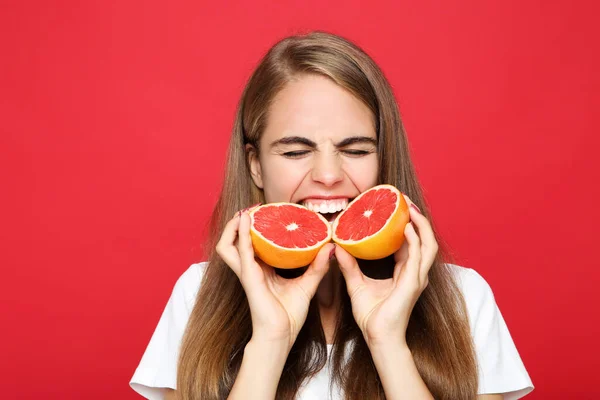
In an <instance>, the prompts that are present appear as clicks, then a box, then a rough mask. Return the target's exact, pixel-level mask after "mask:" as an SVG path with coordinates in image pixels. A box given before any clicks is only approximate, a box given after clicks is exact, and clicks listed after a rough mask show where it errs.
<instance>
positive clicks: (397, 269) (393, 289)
mask: <svg viewBox="0 0 600 400" xmlns="http://www.w3.org/2000/svg"><path fill="white" fill-rule="evenodd" d="M404 198H405V199H406V202H407V203H408V204H409V210H410V219H411V222H410V223H408V224H407V225H406V228H405V229H404V235H405V240H404V243H403V244H402V247H401V248H400V249H399V250H398V251H397V252H396V253H395V254H394V261H395V262H396V264H395V266H394V274H393V277H392V278H390V279H383V280H379V279H372V278H369V277H367V276H365V275H364V274H363V273H362V271H361V270H360V268H359V267H358V263H357V261H356V259H355V258H354V257H353V256H352V255H350V254H349V253H348V252H346V251H345V250H344V249H342V248H341V247H340V246H336V250H335V255H336V258H337V260H338V263H339V266H340V270H341V271H342V274H343V275H344V279H345V280H346V286H347V288H348V294H349V295H350V300H351V303H352V313H353V315H354V319H355V320H356V322H357V324H358V326H359V327H360V330H361V331H362V333H363V336H364V338H365V340H366V342H367V345H368V346H369V347H370V348H371V347H372V346H379V345H386V344H387V343H390V342H393V344H395V345H396V344H400V345H406V329H407V327H408V321H409V318H410V315H411V313H412V310H413V307H414V306H415V304H416V302H417V299H418V298H419V296H420V295H421V293H422V292H423V290H425V288H426V287H427V284H428V272H429V269H430V268H431V265H432V264H433V262H434V260H435V257H436V255H437V252H438V243H437V241H436V239H435V235H434V234H433V230H432V229H431V224H430V223H429V221H428V220H427V218H425V217H424V216H423V215H422V214H421V213H420V212H418V211H417V210H416V209H415V208H413V207H411V206H410V205H411V204H412V201H411V200H410V199H409V198H408V197H407V196H404ZM413 225H414V226H413ZM415 227H416V230H415ZM417 232H418V233H417Z"/></svg>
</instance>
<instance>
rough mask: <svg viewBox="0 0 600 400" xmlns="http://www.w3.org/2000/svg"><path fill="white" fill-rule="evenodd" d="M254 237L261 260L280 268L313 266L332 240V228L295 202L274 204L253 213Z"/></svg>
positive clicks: (256, 251) (325, 221)
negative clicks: (318, 254) (316, 258)
mask: <svg viewBox="0 0 600 400" xmlns="http://www.w3.org/2000/svg"><path fill="white" fill-rule="evenodd" d="M249 214H250V218H251V227H250V237H251V239H252V247H253V248H254V253H255V254H256V256H257V257H258V258H260V259H261V260H263V261H264V262H266V263H267V264H269V265H271V266H273V267H277V268H286V269H291V268H299V267H303V266H305V265H308V264H310V263H311V262H312V261H313V260H314V259H315V257H316V256H317V253H318V252H319V250H320V249H321V247H323V246H324V245H325V244H327V243H329V242H330V241H331V225H330V224H329V222H327V220H326V219H325V218H324V217H323V216H322V215H321V214H318V213H316V212H314V211H310V210H309V209H307V208H305V207H303V206H301V205H298V204H293V203H271V204H265V205H262V206H259V207H256V208H254V209H252V210H250V212H249Z"/></svg>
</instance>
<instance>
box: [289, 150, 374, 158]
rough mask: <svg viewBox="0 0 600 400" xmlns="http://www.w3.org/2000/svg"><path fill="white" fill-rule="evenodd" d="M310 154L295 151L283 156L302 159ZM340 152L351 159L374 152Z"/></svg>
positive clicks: (306, 151)
mask: <svg viewBox="0 0 600 400" xmlns="http://www.w3.org/2000/svg"><path fill="white" fill-rule="evenodd" d="M310 152H311V150H294V151H286V152H285V153H282V155H283V156H284V157H287V158H301V157H303V156H305V155H307V154H308V153H310ZM340 152H341V153H342V154H344V155H346V156H350V157H362V156H366V155H367V154H371V153H373V152H374V150H359V149H343V150H340Z"/></svg>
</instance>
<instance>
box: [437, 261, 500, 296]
mask: <svg viewBox="0 0 600 400" xmlns="http://www.w3.org/2000/svg"><path fill="white" fill-rule="evenodd" d="M446 266H447V267H448V268H449V270H450V271H451V272H452V274H453V276H454V278H455V281H456V284H457V285H458V288H459V289H460V291H461V292H462V295H463V297H464V298H465V302H466V303H467V307H469V306H473V305H476V304H481V303H484V302H490V301H492V302H495V299H494V293H493V291H492V288H491V287H490V285H489V283H488V282H487V281H486V280H485V279H484V278H483V276H481V274H479V273H478V272H477V271H475V270H474V269H472V268H466V267H463V266H460V265H456V264H449V263H447V264H446Z"/></svg>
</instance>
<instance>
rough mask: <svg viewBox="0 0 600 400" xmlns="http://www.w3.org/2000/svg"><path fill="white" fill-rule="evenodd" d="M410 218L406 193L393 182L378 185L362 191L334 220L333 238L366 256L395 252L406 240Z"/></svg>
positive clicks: (345, 246)
mask: <svg viewBox="0 0 600 400" xmlns="http://www.w3.org/2000/svg"><path fill="white" fill-rule="evenodd" d="M409 221H410V215H409V211H408V205H407V204H406V200H404V196H402V193H400V191H399V190H398V189H396V188H395V187H394V186H392V185H378V186H375V187H372V188H371V189H369V190H367V191H365V192H363V193H361V194H360V195H359V196H358V197H356V198H355V199H354V200H353V201H352V202H351V203H350V204H348V207H346V209H345V210H344V211H342V212H341V213H340V215H338V217H337V218H336V219H335V221H334V222H333V241H334V242H335V243H336V244H338V245H340V246H341V247H342V248H343V249H344V250H346V251H347V252H348V253H350V254H352V255H353V256H354V257H356V258H361V259H363V260H378V259H380V258H384V257H387V256H389V255H391V254H393V253H395V252H396V251H397V250H398V249H399V248H400V247H401V246H402V243H403V242H404V228H405V226H406V224H408V222H409Z"/></svg>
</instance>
